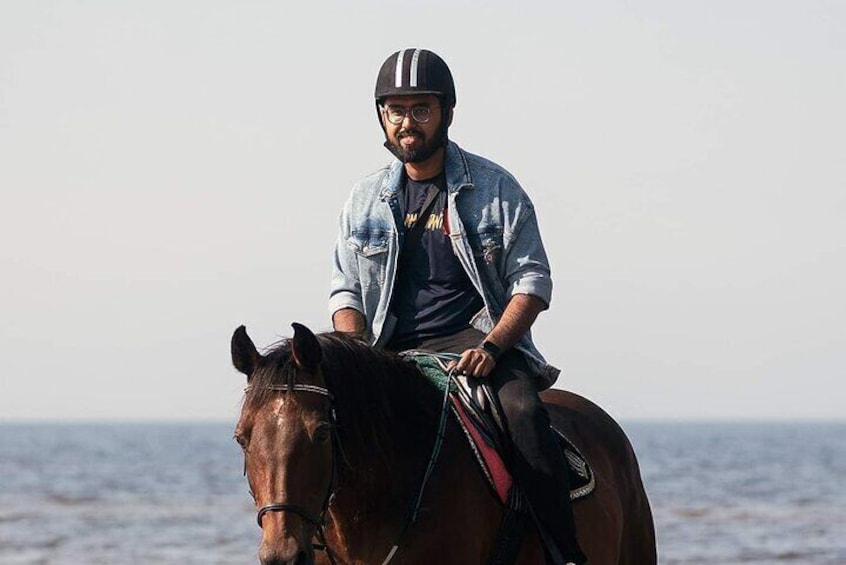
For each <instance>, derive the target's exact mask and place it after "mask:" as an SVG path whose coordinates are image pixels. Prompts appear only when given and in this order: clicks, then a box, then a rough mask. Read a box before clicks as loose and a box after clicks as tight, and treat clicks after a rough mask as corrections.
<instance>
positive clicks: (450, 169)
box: [379, 141, 473, 200]
mask: <svg viewBox="0 0 846 565" xmlns="http://www.w3.org/2000/svg"><path fill="white" fill-rule="evenodd" d="M444 177H445V179H446V185H447V190H448V191H449V192H450V193H453V192H458V191H459V190H461V189H462V188H473V177H472V175H471V174H470V166H469V165H468V164H467V156H466V155H465V153H464V151H463V150H462V149H461V148H460V147H459V146H458V144H457V143H455V142H454V141H449V142H448V143H447V146H446V151H445V154H444ZM404 182H405V171H404V168H403V164H402V161H400V160H399V159H397V160H395V161H394V162H393V163H391V165H390V169H389V170H388V174H387V175H385V179H384V180H383V181H382V191H381V192H380V193H379V198H380V199H381V200H388V199H390V198H393V197H395V196H396V195H397V194H398V193H399V192H400V191H402V189H403V184H404Z"/></svg>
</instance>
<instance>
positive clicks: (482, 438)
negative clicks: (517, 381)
mask: <svg viewBox="0 0 846 565" xmlns="http://www.w3.org/2000/svg"><path fill="white" fill-rule="evenodd" d="M401 355H402V356H403V357H405V358H407V359H409V360H411V361H413V362H415V363H416V364H417V365H418V366H419V367H420V369H421V371H422V372H423V374H424V375H425V376H426V379H427V380H429V382H431V383H432V384H433V385H435V386H436V387H437V388H438V389H439V390H440V391H441V392H443V391H444V390H445V389H446V387H447V386H449V387H450V402H451V408H452V413H453V415H454V416H455V418H456V421H457V422H458V424H459V426H461V429H462V430H463V431H464V435H465V437H466V438H467V441H468V443H469V444H470V448H471V450H472V451H473V454H474V455H475V457H476V461H477V462H478V463H479V466H480V468H481V470H482V473H483V474H484V475H485V478H486V479H487V481H488V484H489V485H490V487H491V488H492V489H493V491H494V493H495V494H496V496H497V497H498V498H499V499H500V500H501V501H502V503H503V504H507V503H508V493H509V491H510V490H511V487H512V486H513V484H514V479H513V478H512V476H511V473H510V472H509V471H508V468H507V467H506V465H505V462H504V461H503V459H502V456H501V455H500V454H499V452H498V451H497V449H496V446H495V442H494V441H493V438H492V437H491V434H490V433H489V432H488V431H487V430H490V429H495V428H497V426H496V423H495V420H494V418H492V416H491V415H490V410H489V407H487V406H484V405H482V403H481V402H480V398H481V397H482V395H481V394H479V393H478V390H476V389H478V387H474V386H473V385H471V384H470V383H468V379H465V378H461V379H455V378H450V375H449V374H448V372H447V370H446V367H447V365H448V364H449V362H450V361H452V360H454V359H458V358H459V357H460V356H459V355H457V354H452V353H432V352H428V351H406V352H403V353H402V354H401ZM459 387H462V388H463V389H464V391H463V392H464V394H459V393H458V388H459ZM468 403H469V404H471V405H470V406H468V405H467V404H468ZM481 418H485V419H486V421H485V422H480V421H479V419H481ZM552 429H553V431H554V432H555V433H556V436H557V437H558V439H559V442H560V445H561V449H562V451H563V452H564V457H565V459H566V460H567V467H568V473H569V475H568V479H569V481H568V482H569V485H570V499H571V500H578V499H581V498H584V497H586V496H587V495H589V494H590V493H591V492H593V490H594V488H595V486H596V479H595V477H594V475H593V471H592V470H591V468H590V465H589V464H588V461H587V459H585V457H584V456H583V455H582V453H581V452H580V451H579V450H578V448H577V447H576V446H575V445H574V444H573V442H572V441H570V439H569V438H567V437H566V436H565V435H564V433H563V432H562V431H561V430H558V429H556V428H555V427H553V428H552Z"/></svg>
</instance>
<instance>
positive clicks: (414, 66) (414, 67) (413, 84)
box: [408, 49, 420, 88]
mask: <svg viewBox="0 0 846 565" xmlns="http://www.w3.org/2000/svg"><path fill="white" fill-rule="evenodd" d="M419 58H420V49H415V50H414V55H412V56H411V70H410V72H409V73H408V78H409V80H410V81H411V83H410V84H409V86H410V87H411V88H417V72H418V69H417V60H418V59H419Z"/></svg>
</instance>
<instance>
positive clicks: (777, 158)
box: [0, 0, 846, 421]
mask: <svg viewBox="0 0 846 565" xmlns="http://www.w3.org/2000/svg"><path fill="white" fill-rule="evenodd" d="M353 6H355V7H353ZM844 29H846V3H845V2H839V1H835V0H831V1H819V0H795V1H771V0H761V1H743V0H732V1H728V0H725V1H716V0H698V1H678V0H666V1H654V0H647V1H640V2H626V1H622V0H620V1H607V0H600V1H591V2H571V1H554V2H553V1H549V2H519V3H518V2H503V1H485V2H469V1H468V2H462V1H448V2H447V1H443V2H441V1H436V2H419V3H398V2H388V1H372V0H371V1H366V2H303V3H296V4H294V3H286V2H223V1H220V0H215V1H202V2H200V1H197V2H171V1H168V2H164V1H160V2H152V1H145V2H109V1H99V2H94V1H53V2H48V1H39V2H31V1H26V0H19V1H13V0H0V197H2V205H0V320H2V323H0V421H11V420H92V419H93V420H113V419H117V420H136V419H141V420H162V419H163V420H222V421H234V419H235V417H236V414H237V411H238V406H239V402H240V394H241V393H240V391H241V388H242V386H243V384H244V379H243V377H242V376H241V375H240V374H239V373H237V372H236V371H235V370H234V369H233V368H232V366H231V362H230V358H229V338H230V336H231V334H232V331H233V330H234V329H235V327H236V326H238V325H239V324H242V323H243V324H245V325H246V326H247V328H248V331H249V332H250V334H251V335H252V337H253V338H254V340H255V341H256V343H257V344H258V345H259V346H266V345H269V344H270V343H271V342H273V341H275V340H276V339H278V338H280V337H283V336H289V335H290V334H291V329H290V324H291V322H293V321H299V322H302V323H305V324H307V325H309V326H310V327H311V328H312V329H314V330H316V331H317V330H327V329H329V327H330V322H329V316H328V312H327V310H326V300H327V294H328V286H329V285H328V281H329V274H330V265H331V253H332V245H333V242H334V239H335V234H336V220H337V215H338V212H339V210H340V207H341V205H342V203H343V201H344V199H345V198H346V196H347V194H348V192H349V190H350V188H351V186H352V184H353V183H354V182H355V181H356V180H357V179H358V178H360V177H361V176H363V175H365V174H367V173H369V172H371V171H373V170H374V169H376V168H377V167H379V166H380V165H382V164H383V163H384V162H386V161H388V160H389V159H390V158H391V157H390V155H389V154H388V153H387V152H386V151H385V150H384V148H382V146H381V142H382V137H381V130H380V128H379V126H378V124H377V122H376V117H375V112H374V109H373V100H372V95H373V85H374V81H375V78H376V73H377V71H378V68H379V65H380V64H381V63H382V61H383V60H384V59H385V58H386V57H387V56H388V55H390V54H391V53H392V52H394V51H396V50H397V49H400V48H407V47H425V48H429V49H432V50H434V51H435V52H437V53H439V54H440V55H441V56H442V57H443V58H444V59H445V60H446V61H447V63H448V64H449V65H450V67H451V68H452V72H453V74H454V76H455V79H456V83H457V90H458V106H457V107H456V113H455V122H454V126H453V127H452V129H451V136H452V138H453V139H455V140H456V141H457V142H458V143H459V144H460V145H461V146H462V147H463V148H465V149H467V150H469V151H471V152H474V153H478V154H481V155H483V156H486V157H488V158H490V159H492V160H494V161H497V162H498V163H500V164H501V165H503V166H505V167H506V168H508V169H509V170H510V171H511V172H512V173H513V174H514V175H515V176H516V177H517V178H518V179H519V180H520V182H521V184H522V185H523V187H524V188H525V189H526V191H527V192H528V193H529V194H530V195H531V197H532V198H533V200H534V203H535V205H536V207H537V211H538V216H539V220H540V225H541V231H542V234H543V237H544V241H545V244H546V247H547V251H548V254H549V256H550V260H551V263H552V268H553V278H554V281H555V290H554V296H553V303H552V308H551V309H550V310H549V311H547V312H545V313H544V314H542V317H541V318H540V320H539V321H538V323H537V324H536V327H535V335H536V341H537V343H538V345H539V347H540V348H541V350H542V351H543V353H544V354H545V355H546V357H547V358H548V359H549V360H550V361H551V362H552V363H553V364H555V365H557V366H559V367H561V368H563V370H564V376H562V378H561V379H559V381H558V383H557V385H556V386H557V387H559V388H567V389H569V390H572V391H574V392H577V393H580V394H582V395H584V396H587V397H588V398H591V399H592V400H594V401H596V402H597V403H599V404H600V405H601V406H603V407H604V408H605V409H606V410H608V411H609V412H610V413H611V414H612V415H613V416H615V417H617V418H618V419H623V420H626V419H629V420H632V419H721V420H722V419H729V420H745V419H772V418H775V419H843V418H844V417H846V321H844V320H846V297H844V289H846V151H844V150H846V142H845V141H844V131H846V103H844V101H846V33H844V32H843V30H844Z"/></svg>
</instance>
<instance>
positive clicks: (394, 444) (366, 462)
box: [245, 332, 440, 475]
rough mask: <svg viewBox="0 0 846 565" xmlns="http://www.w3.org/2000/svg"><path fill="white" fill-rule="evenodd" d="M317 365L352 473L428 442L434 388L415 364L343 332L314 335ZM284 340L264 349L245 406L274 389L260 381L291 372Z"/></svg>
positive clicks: (282, 378)
mask: <svg viewBox="0 0 846 565" xmlns="http://www.w3.org/2000/svg"><path fill="white" fill-rule="evenodd" d="M317 338H318V341H319V343H320V346H321V349H322V352H323V358H322V361H321V371H322V373H323V376H324V378H325V380H326V386H327V388H328V389H329V390H330V391H331V393H332V395H333V397H334V408H335V412H336V415H337V429H336V433H337V437H338V439H339V443H340V445H341V449H342V450H343V457H344V459H345V462H346V463H347V464H348V465H349V468H350V470H351V471H353V472H354V473H355V474H357V475H358V474H362V475H365V474H370V475H372V474H373V473H371V471H372V470H373V466H375V465H380V466H383V468H382V469H381V471H382V472H384V471H386V470H387V469H385V468H384V466H387V467H393V466H394V464H396V463H399V464H402V463H403V462H406V461H408V460H409V459H410V458H415V459H419V457H420V453H421V452H426V451H428V449H429V448H430V447H431V445H432V443H433V441H434V436H435V432H436V430H435V427H436V424H437V418H438V414H439V410H440V402H439V393H438V392H437V389H436V388H435V387H434V386H433V385H432V384H430V383H429V382H428V381H427V380H426V379H425V377H424V376H423V375H422V373H421V372H420V370H419V369H418V368H417V366H416V365H415V364H413V363H412V362H410V361H407V360H405V359H403V358H402V357H400V356H398V355H396V354H395V353H392V352H389V351H384V350H381V349H378V348H374V347H371V346H369V345H367V344H365V343H363V342H361V341H360V340H357V339H354V338H351V337H349V336H347V335H345V334H343V333H339V332H333V333H325V334H320V335H318V336H317ZM290 343H291V342H290V340H283V341H281V342H279V343H277V344H275V345H273V346H271V348H270V349H269V350H268V351H267V352H266V353H265V355H264V359H263V360H262V364H261V366H260V367H259V369H258V370H257V371H256V372H255V374H254V375H253V377H252V379H251V385H253V386H251V387H250V390H249V391H248V393H247V396H246V398H245V405H246V406H247V407H256V406H258V405H261V404H263V403H264V402H266V401H267V400H269V398H270V397H272V396H274V395H275V394H279V393H278V392H274V391H272V390H270V389H269V388H268V387H267V386H265V385H271V384H291V383H292V382H293V379H295V378H296V376H297V371H296V370H295V366H294V363H293V362H292V361H291V345H290Z"/></svg>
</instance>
